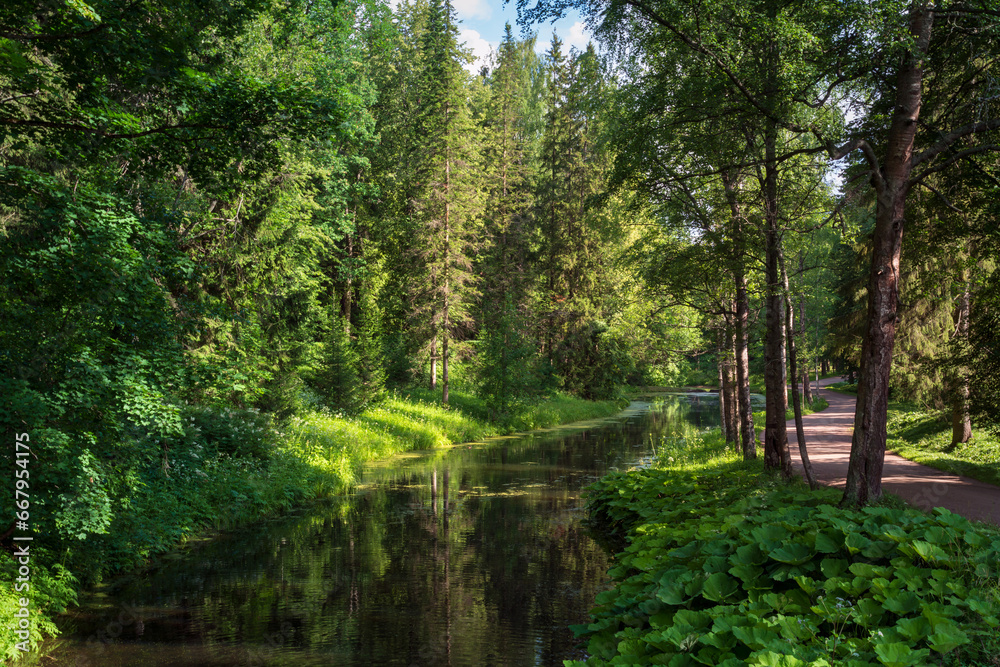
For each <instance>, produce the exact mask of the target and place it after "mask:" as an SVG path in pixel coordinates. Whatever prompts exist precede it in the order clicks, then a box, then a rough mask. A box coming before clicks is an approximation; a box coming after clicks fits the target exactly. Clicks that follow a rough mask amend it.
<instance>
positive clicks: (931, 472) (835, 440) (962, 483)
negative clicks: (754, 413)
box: [788, 378, 1000, 525]
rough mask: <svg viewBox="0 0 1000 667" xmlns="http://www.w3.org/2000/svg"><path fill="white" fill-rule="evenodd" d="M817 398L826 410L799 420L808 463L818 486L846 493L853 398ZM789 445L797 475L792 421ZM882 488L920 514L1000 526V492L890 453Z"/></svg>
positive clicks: (825, 394) (831, 395)
mask: <svg viewBox="0 0 1000 667" xmlns="http://www.w3.org/2000/svg"><path fill="white" fill-rule="evenodd" d="M838 381H839V378H829V379H826V380H820V386H824V385H828V384H833V383H834V382H838ZM821 395H822V396H823V398H825V399H826V400H827V401H828V402H829V403H830V407H828V408H827V409H826V410H823V411H822V412H817V413H816V414H812V415H809V416H808V417H804V418H803V420H802V424H803V427H804V430H805V435H806V445H807V447H808V449H809V460H810V461H812V464H813V469H814V470H815V472H816V478H817V479H818V480H819V481H820V483H822V484H825V485H828V486H836V487H840V488H844V483H845V482H844V480H845V478H846V477H847V462H848V458H849V456H850V452H851V433H852V431H853V427H854V404H855V401H856V397H855V396H853V395H851V394H841V393H839V392H835V391H829V390H826V391H821ZM789 414H791V406H789ZM788 441H789V446H790V448H791V450H792V464H793V465H794V466H795V469H796V471H797V472H798V473H799V474H800V475H801V474H802V461H801V460H800V458H799V448H798V440H797V439H796V437H795V420H794V419H792V420H791V421H789V422H788ZM882 488H884V489H885V490H886V491H891V492H892V493H895V494H896V495H898V496H900V497H901V498H903V499H904V500H906V501H907V502H909V503H911V504H912V505H914V506H916V507H919V508H920V509H923V510H930V509H931V508H932V507H945V508H947V509H949V510H951V511H952V512H954V513H955V514H961V515H962V516H964V517H967V518H969V519H975V520H977V521H988V522H990V523H994V524H997V525H1000V487H997V486H993V485H992V484H985V483H983V482H979V481H976V480H974V479H971V478H969V477H962V476H960V475H953V474H950V473H946V472H941V471H940V470H935V469H934V468H929V467H927V466H924V465H920V464H919V463H914V462H913V461H909V460H907V459H904V458H903V457H901V456H898V455H896V454H892V453H890V452H886V454H885V467H884V469H883V473H882Z"/></svg>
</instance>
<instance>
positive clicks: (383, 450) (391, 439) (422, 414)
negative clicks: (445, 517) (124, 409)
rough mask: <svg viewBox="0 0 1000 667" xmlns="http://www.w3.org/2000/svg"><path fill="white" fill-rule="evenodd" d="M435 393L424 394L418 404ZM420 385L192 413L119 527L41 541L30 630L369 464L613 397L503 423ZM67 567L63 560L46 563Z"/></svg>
mask: <svg viewBox="0 0 1000 667" xmlns="http://www.w3.org/2000/svg"><path fill="white" fill-rule="evenodd" d="M421 399H427V400H421ZM432 400H433V397H432V396H425V395H424V393H423V392H419V391H415V392H413V393H412V394H410V395H406V396H403V395H397V396H393V397H391V398H390V399H389V400H387V401H386V402H385V403H383V404H382V405H380V406H378V407H375V408H371V409H368V410H366V411H365V412H363V413H362V414H360V415H358V416H356V417H345V416H341V415H336V414H331V413H329V412H311V413H308V414H305V415H303V416H301V417H299V418H295V419H292V420H290V421H289V422H288V423H287V424H285V425H282V426H279V427H275V426H272V425H270V424H269V423H268V422H267V421H266V420H265V419H263V418H262V417H261V416H260V415H257V414H256V413H253V412H250V411H236V410H228V411H212V410H206V409H200V410H199V411H197V412H194V411H192V414H191V416H190V417H189V418H188V420H187V423H188V426H187V433H186V434H185V437H184V438H181V439H179V440H178V442H176V443H174V445H173V446H172V448H171V450H170V458H169V467H168V468H164V466H163V465H162V464H161V462H159V461H157V462H155V463H154V464H153V465H151V466H150V468H149V469H148V470H146V471H144V473H143V475H142V477H141V479H138V480H134V482H135V484H136V488H141V490H142V491H141V492H140V493H134V494H133V495H132V496H130V497H128V498H127V499H126V500H127V502H122V501H120V500H116V501H115V507H116V509H115V512H114V517H113V520H112V522H111V525H110V526H108V528H107V531H106V532H105V533H103V534H92V535H90V536H88V538H87V540H86V541H85V542H81V546H80V548H79V549H77V550H76V551H75V552H73V553H69V552H68V553H58V554H57V553H52V552H51V551H46V550H45V549H44V548H43V543H42V542H41V541H39V542H38V544H39V548H37V549H36V547H34V546H33V547H32V574H31V588H30V590H28V591H27V592H26V594H27V595H28V596H29V597H28V598H27V599H29V601H30V605H29V607H30V609H31V613H32V616H31V618H32V623H31V630H32V634H31V636H30V638H29V639H28V641H29V642H30V644H31V646H32V647H35V646H37V643H38V641H40V640H41V639H42V638H43V637H44V636H53V635H54V634H55V633H56V628H55V625H54V624H53V623H52V619H53V618H54V617H55V615H57V614H59V613H61V612H62V611H64V610H65V608H66V607H67V606H70V605H72V604H74V603H75V601H76V593H77V590H79V589H80V588H82V587H86V586H89V585H92V584H93V583H95V582H97V581H99V580H100V579H101V578H102V577H104V576H107V575H109V574H112V573H116V572H123V571H128V570H131V569H134V568H136V567H138V566H140V565H142V564H143V563H144V562H147V561H148V560H149V559H150V558H153V557H155V556H156V555H157V554H161V553H164V552H167V551H169V550H171V549H174V548H176V547H177V546H178V545H180V544H183V543H184V542H185V541H188V540H191V539H194V538H196V537H197V536H199V535H203V534H205V533H206V532H210V531H214V530H218V529H232V528H235V527H238V526H244V525H248V524H251V523H253V522H255V521H259V520H261V519H264V518H268V517H273V516H278V515H281V514H283V513H286V512H288V511H289V510H290V509H292V508H294V507H298V506H302V505H304V504H307V503H309V502H311V501H313V500H316V499H319V498H323V497H326V496H330V495H334V494H338V493H342V492H343V491H344V490H346V489H348V488H350V487H351V486H352V485H353V484H354V483H356V481H357V478H358V473H359V471H360V469H361V467H362V466H363V465H364V464H365V463H368V462H370V461H373V460H376V459H380V458H386V457H389V456H392V455H394V454H397V453H401V452H406V451H410V450H415V449H426V448H432V447H444V446H448V445H451V444H457V443H460V442H468V441H474V440H481V439H482V438H485V437H489V436H493V435H501V434H503V433H508V432H511V431H515V430H526V429H525V428H519V427H531V428H542V427H547V426H555V425H557V424H561V423H566V422H573V421H578V420H581V419H590V418H599V417H605V416H609V415H611V414H614V413H616V412H618V411H619V410H620V407H621V406H620V404H619V403H615V402H613V401H604V402H592V401H583V400H581V399H576V398H572V397H568V396H563V395H555V396H552V397H550V398H548V399H546V400H540V401H538V402H537V403H536V404H535V405H532V406H529V407H527V408H525V409H524V410H523V411H522V412H521V413H520V414H518V415H516V416H515V418H514V419H511V420H510V422H509V423H508V425H507V426H504V427H501V426H497V425H494V424H490V423H488V422H486V421H485V420H484V419H483V418H482V417H483V416H484V415H485V414H486V413H485V406H484V405H482V404H481V402H479V401H478V400H477V399H476V398H475V397H473V396H470V395H466V394H460V393H453V394H452V402H453V406H452V407H451V408H444V407H442V406H440V404H435V403H433V402H431V401H432ZM51 563H63V564H65V566H63V565H43V564H51ZM0 568H2V569H0V617H2V618H4V619H8V618H14V614H15V612H16V611H17V607H18V604H17V603H18V599H19V598H20V597H21V595H22V594H21V593H18V594H15V591H14V583H15V582H14V581H13V578H14V576H16V575H15V574H14V572H15V568H14V563H13V561H12V559H11V557H10V555H9V554H8V553H6V552H0ZM0 637H2V642H0V655H2V656H3V658H4V659H5V660H7V661H12V660H14V659H16V658H18V657H20V654H21V652H20V651H19V650H18V649H17V647H16V643H17V642H19V641H21V640H20V638H19V637H18V636H17V635H16V634H14V633H13V631H12V630H10V629H9V628H8V627H7V624H5V627H4V631H3V633H2V634H0Z"/></svg>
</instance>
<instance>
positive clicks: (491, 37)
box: [389, 0, 590, 72]
mask: <svg viewBox="0 0 1000 667" xmlns="http://www.w3.org/2000/svg"><path fill="white" fill-rule="evenodd" d="M389 1H390V4H393V5H395V2H394V1H393V0H389ZM452 5H453V6H454V7H455V13H456V14H458V19H459V21H460V23H459V26H458V30H459V35H460V39H461V40H462V41H464V42H465V46H466V47H467V48H469V49H471V50H472V52H473V54H475V56H476V57H477V59H478V60H477V62H476V63H472V64H471V65H469V66H468V68H467V69H468V70H469V71H470V72H478V71H479V67H480V64H481V62H482V59H483V58H485V57H486V56H488V55H489V53H490V49H496V48H497V46H499V45H500V39H501V37H503V27H504V23H507V22H509V23H510V25H511V27H512V28H513V29H514V35H515V36H516V37H517V38H518V39H520V37H521V26H519V25H517V6H516V0H515V2H510V3H508V4H506V5H504V4H503V0H452ZM553 29H554V30H555V31H556V33H558V35H559V39H561V40H562V41H563V49H564V50H565V51H569V49H570V47H573V46H575V47H576V48H578V49H584V48H586V46H587V42H588V41H589V40H590V33H589V32H587V30H586V28H584V26H583V21H582V20H581V19H580V15H579V14H577V13H576V12H572V13H569V14H568V15H567V17H566V18H564V19H561V20H559V21H556V22H555V23H554V24H553V23H542V24H540V25H535V26H532V27H531V30H532V31H533V32H535V33H537V34H538V41H537V43H536V45H535V49H536V50H537V51H538V52H539V53H541V52H542V51H545V50H546V49H547V48H548V46H549V43H550V42H551V41H552V31H553Z"/></svg>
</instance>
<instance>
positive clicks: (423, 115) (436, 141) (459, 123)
mask: <svg viewBox="0 0 1000 667" xmlns="http://www.w3.org/2000/svg"><path fill="white" fill-rule="evenodd" d="M454 14H455V12H454V9H453V7H452V5H451V2H450V0H433V1H432V2H431V3H430V7H429V12H428V17H427V28H426V32H425V33H424V35H423V37H422V39H421V50H422V52H423V68H422V71H421V78H420V82H419V86H420V99H419V102H420V104H419V108H418V119H417V127H418V128H419V132H418V135H417V137H416V144H415V146H414V150H415V152H416V156H415V157H416V159H415V163H416V165H417V167H416V179H417V192H418V195H417V198H416V201H415V202H414V210H415V217H416V219H417V221H418V223H419V231H418V239H417V243H418V245H417V250H418V255H419V257H420V259H421V260H422V261H421V263H422V268H423V275H422V276H421V279H420V280H419V281H418V288H417V295H416V296H417V313H418V318H419V320H420V321H421V323H422V324H424V325H425V327H426V333H427V337H428V339H429V345H428V349H429V351H430V358H431V386H432V387H434V386H435V385H436V382H437V361H438V359H440V360H441V366H442V369H441V370H442V377H441V379H442V398H441V400H442V402H443V403H445V404H447V403H448V389H449V362H450V358H451V352H452V343H453V341H454V332H455V330H456V329H457V328H458V327H460V326H462V325H465V324H467V323H468V322H469V320H470V318H469V308H470V303H471V300H472V298H473V297H474V295H475V290H476V285H475V274H474V272H473V271H472V260H471V258H470V252H471V250H472V246H473V242H474V238H475V232H476V227H477V225H478V224H479V218H480V210H479V202H478V194H477V188H476V185H477V184H476V178H477V175H476V162H477V161H478V155H477V151H476V148H475V144H474V138H475V137H474V134H475V128H474V126H473V124H472V121H471V119H470V116H469V111H468V107H467V87H466V74H465V71H464V70H463V69H462V65H463V64H464V63H466V62H468V55H467V54H466V53H465V52H463V50H462V49H461V48H460V46H459V43H458V30H457V28H456V27H455V16H454ZM439 346H440V352H439Z"/></svg>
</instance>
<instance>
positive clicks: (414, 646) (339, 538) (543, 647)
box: [54, 399, 717, 666]
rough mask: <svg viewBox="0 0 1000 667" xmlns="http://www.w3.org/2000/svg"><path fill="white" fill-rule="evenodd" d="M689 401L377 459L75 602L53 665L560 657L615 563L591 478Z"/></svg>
mask: <svg viewBox="0 0 1000 667" xmlns="http://www.w3.org/2000/svg"><path fill="white" fill-rule="evenodd" d="M694 412H696V410H693V409H692V408H691V407H681V406H680V405H679V404H678V403H677V402H676V399H672V400H670V401H668V402H666V403H663V404H659V405H658V406H657V407H655V409H653V410H649V411H645V410H638V411H633V412H632V413H631V415H629V416H625V417H623V418H619V419H617V420H607V421H606V422H605V423H603V424H601V425H595V426H592V427H591V428H588V429H586V430H570V431H566V430H557V431H552V432H547V433H541V434H535V435H528V436H524V437H518V438H507V439H498V440H495V441H491V442H487V443H482V444H476V445H472V446H465V445H463V446H460V447H456V448H453V449H450V450H447V451H435V452H426V453H420V454H416V455H408V456H403V457H399V458H397V459H394V460H393V461H392V462H389V463H388V464H382V465H378V466H373V467H372V469H370V470H369V471H367V473H366V477H365V484H364V486H363V487H362V488H361V489H359V490H358V492H357V493H355V494H354V495H352V496H350V497H347V498H341V499H339V500H337V501H336V502H333V503H330V504H327V505H324V506H323V507H314V508H311V509H310V511H309V512H308V513H305V514H302V515H300V516H297V517H293V518H286V519H284V520H282V521H275V522H270V523H265V524H261V525H257V526H254V527H253V528H251V529H247V530H244V531H240V532H237V533H232V534H228V535H224V536H222V537H220V538H219V539H217V540H214V541H212V542H210V543H208V544H206V545H203V546H201V547H199V548H197V549H194V550H193V551H191V552H189V553H188V554H186V557H185V558H183V559H180V560H177V561H176V562H172V563H169V564H167V565H164V566H162V567H160V568H159V569H158V570H156V571H155V572H152V573H149V574H147V575H145V576H142V577H132V578H128V579H121V580H119V581H117V582H115V585H114V587H113V588H110V587H109V589H108V590H107V591H105V592H104V593H103V594H102V595H95V596H93V597H92V598H91V599H90V600H89V601H88V603H87V604H86V605H85V607H84V608H83V609H81V610H79V611H78V612H76V613H75V614H72V615H71V616H70V617H68V618H67V620H66V622H65V630H66V633H67V634H66V635H65V636H64V638H63V639H62V640H60V641H61V642H62V645H61V646H60V647H59V648H58V649H57V650H56V651H55V653H54V657H55V658H56V663H55V664H66V665H87V664H90V665H109V666H113V665H123V666H124V665H144V666H145V665H218V666H222V665H227V666H231V665H290V666H297V665H365V666H368V665H561V664H562V661H563V660H564V659H566V658H569V657H574V656H581V655H582V654H581V653H580V650H579V649H578V648H577V642H576V640H575V639H574V638H573V636H572V633H571V632H570V631H569V630H568V626H569V625H571V624H575V623H581V622H585V621H586V620H587V611H588V609H589V608H590V606H591V605H592V604H593V600H594V596H595V595H596V593H597V592H598V591H599V590H601V588H602V587H603V586H604V585H605V584H604V582H605V579H606V577H605V573H606V571H607V569H608V566H609V561H608V556H607V555H606V554H605V553H604V551H603V550H602V549H601V548H600V547H599V546H598V545H597V544H596V543H595V542H594V541H593V540H592V539H591V537H590V536H589V535H588V534H587V532H586V530H585V529H584V528H583V527H582V525H581V520H582V518H583V511H582V500H581V498H580V491H581V489H582V488H583V487H585V486H586V485H587V484H589V483H590V482H591V481H593V480H594V479H596V478H597V477H599V476H600V475H602V474H603V473H604V472H605V471H607V470H608V469H609V468H612V467H626V466H629V465H633V464H635V463H637V462H639V461H640V460H641V459H642V457H643V456H644V455H645V454H646V450H647V443H649V442H650V441H651V439H652V438H653V437H654V436H655V437H660V436H661V435H662V434H664V433H667V432H672V431H675V430H677V429H680V428H683V427H682V426H681V424H683V423H685V421H686V420H689V419H690V417H691V415H692V414H693V413H694ZM716 412H717V410H716ZM706 414H707V413H706ZM686 423H687V424H689V425H690V423H691V422H690V421H687V422H686ZM687 428H691V426H688V427H687Z"/></svg>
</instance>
